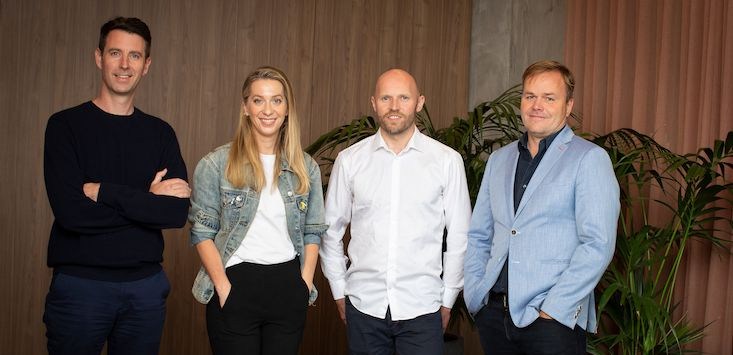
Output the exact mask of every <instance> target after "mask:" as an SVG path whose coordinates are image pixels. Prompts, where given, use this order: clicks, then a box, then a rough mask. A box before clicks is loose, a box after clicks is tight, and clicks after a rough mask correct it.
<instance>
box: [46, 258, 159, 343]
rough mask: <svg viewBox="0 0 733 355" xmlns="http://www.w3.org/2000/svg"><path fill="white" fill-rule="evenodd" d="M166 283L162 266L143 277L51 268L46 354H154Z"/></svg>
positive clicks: (47, 306)
mask: <svg viewBox="0 0 733 355" xmlns="http://www.w3.org/2000/svg"><path fill="white" fill-rule="evenodd" d="M169 291H170V284H169V283H168V278H167V277H166V276H165V272H163V271H161V272H159V273H157V274H155V275H153V276H150V277H147V278H144V279H142V280H136V281H129V282H109V281H97V280H90V279H84V278H80V277H75V276H70V275H66V274H62V273H56V274H55V275H54V276H53V279H52V280H51V287H50V289H49V291H48V295H47V296H46V309H45V312H44V314H43V322H44V323H46V337H47V338H48V353H49V354H50V355H67V354H68V355H98V354H99V353H100V352H101V351H102V347H103V346H104V343H105V341H107V342H108V344H107V349H108V354H109V355H133V354H134V355H148V354H149V355H154V354H158V349H159V347H160V336H161V334H162V332H163V322H164V321H165V299H166V297H168V292H169Z"/></svg>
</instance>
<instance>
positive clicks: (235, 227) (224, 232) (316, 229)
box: [188, 143, 327, 305]
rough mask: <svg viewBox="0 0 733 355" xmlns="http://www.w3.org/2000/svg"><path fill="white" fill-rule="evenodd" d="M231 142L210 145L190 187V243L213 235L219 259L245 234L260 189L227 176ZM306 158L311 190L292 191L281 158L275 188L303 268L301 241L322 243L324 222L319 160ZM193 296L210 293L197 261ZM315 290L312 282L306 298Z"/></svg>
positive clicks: (205, 298)
mask: <svg viewBox="0 0 733 355" xmlns="http://www.w3.org/2000/svg"><path fill="white" fill-rule="evenodd" d="M230 146H231V143H229V144H226V145H223V146H221V147H219V148H216V149H214V151H212V152H211V153H209V154H208V155H206V156H205V157H203V158H202V159H201V161H200V162H199V163H198V165H197V166H196V170H195V172H194V174H193V193H192V195H191V210H190V211H189V213H188V219H189V221H190V222H191V224H192V227H191V243H192V244H194V245H195V244H198V243H200V242H202V241H204V240H207V239H213V240H214V244H215V245H216V249H217V250H218V251H219V254H220V255H221V261H222V263H223V264H224V265H226V263H227V261H228V260H229V258H230V257H231V256H232V254H234V252H235V251H236V250H237V248H238V247H239V245H240V244H241V243H242V240H243V239H244V237H245V236H246V235H247V231H248V230H249V227H250V225H251V224H252V219H253V218H254V216H255V212H256V211H257V205H258V204H259V198H260V196H259V193H258V192H257V191H255V190H253V189H251V188H249V187H247V186H245V187H244V188H241V189H239V188H236V187H233V186H232V185H231V184H230V183H229V180H227V178H226V166H227V159H228V157H229V149H230ZM305 164H306V168H307V169H308V176H309V178H310V191H308V192H307V193H306V194H305V195H299V194H297V192H296V191H295V190H296V189H297V187H298V180H297V176H296V175H295V173H294V172H293V171H292V170H290V165H289V164H288V163H287V162H286V161H284V160H283V161H282V163H281V165H280V169H281V172H280V177H279V179H278V188H279V189H280V194H281V195H282V198H283V202H284V203H285V219H286V220H287V228H288V234H290V240H291V241H292V242H293V246H294V247H295V252H296V253H297V254H298V256H299V259H300V267H301V269H302V268H303V261H304V259H305V258H303V257H302V255H303V250H304V245H305V244H319V245H320V243H321V236H322V235H323V233H325V231H326V229H327V226H326V224H325V222H324V216H323V187H322V186H321V171H320V169H319V168H318V164H317V163H316V162H315V160H313V158H311V157H310V156H309V155H307V154H305ZM192 292H193V296H194V298H196V300H197V301H199V302H201V303H204V304H205V303H208V302H209V301H210V300H211V297H212V296H213V295H214V283H213V282H212V281H211V278H210V277H209V275H208V274H207V273H206V270H205V269H204V267H203V266H202V267H201V269H200V270H199V272H198V275H196V280H195V281H194V284H193V289H192ZM317 296H318V291H316V288H315V286H314V287H313V290H312V291H311V293H310V298H309V300H308V304H310V305H312V304H313V302H314V301H315V300H316V297H317Z"/></svg>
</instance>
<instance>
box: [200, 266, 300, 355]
mask: <svg viewBox="0 0 733 355" xmlns="http://www.w3.org/2000/svg"><path fill="white" fill-rule="evenodd" d="M226 274H227V277H228V278H229V282H231V284H232V289H231V291H230V292H229V296H228V297H227V300H226V303H225V304H224V307H220V306H219V298H218V296H217V295H216V294H215V295H214V297H212V299H211V301H209V303H208V305H207V306H206V326H207V328H208V331H209V341H210V342H211V348H212V350H213V351H214V354H216V355H230V354H231V355H233V354H268V355H269V354H272V355H287V354H297V353H298V347H299V346H300V342H301V340H302V338H303V328H304V327H305V319H306V312H307V308H308V296H309V292H308V286H307V285H306V284H305V281H303V278H302V277H301V275H300V262H299V260H298V258H295V259H293V260H292V261H289V262H286V263H282V264H274V265H260V264H252V263H241V264H237V265H233V266H231V267H228V268H227V269H226Z"/></svg>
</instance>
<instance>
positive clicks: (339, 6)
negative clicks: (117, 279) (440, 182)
mask: <svg viewBox="0 0 733 355" xmlns="http://www.w3.org/2000/svg"><path fill="white" fill-rule="evenodd" d="M117 15H124V16H137V17H140V18H141V19H143V20H145V21H146V22H147V23H148V24H149V25H150V27H151V31H152V35H153V46H152V59H153V64H152V66H151V69H150V72H149V74H148V75H147V76H146V77H145V78H144V79H143V82H142V83H141V85H140V87H139V91H138V94H137V97H136V106H138V107H139V108H141V109H142V110H143V111H145V112H148V113H150V114H153V115H157V116H159V117H161V118H163V119H165V120H166V121H168V122H169V123H170V124H171V125H172V126H173V127H174V128H175V130H176V133H177V135H178V138H179V141H180V144H181V151H182V154H183V156H184V159H185V160H186V162H187V165H188V169H189V174H191V173H192V172H193V169H194V167H195V165H196V163H197V162H198V160H199V159H200V158H201V157H202V156H203V155H204V154H206V153H207V152H208V151H210V150H211V149H213V148H214V147H216V146H218V145H220V144H223V143H225V142H227V141H228V140H230V139H231V136H232V134H233V129H234V127H235V125H236V123H237V120H238V117H237V116H238V113H239V101H240V89H241V84H242V81H243V80H244V77H245V76H246V75H247V73H249V72H250V71H251V70H253V69H254V68H255V67H257V66H260V65H265V64H270V65H275V66H278V67H280V68H282V69H283V70H284V71H285V72H286V73H287V74H288V76H289V78H290V79H291V81H292V82H293V85H294V86H295V92H296V95H297V96H296V97H297V104H298V109H299V113H300V115H301V117H302V130H303V135H302V139H303V144H304V145H307V144H308V143H310V142H312V141H313V140H315V138H316V137H317V136H319V135H320V134H322V133H324V132H326V131H327V130H330V129H332V128H333V127H335V126H337V125H340V124H344V123H346V122H348V121H349V120H351V119H353V118H356V117H358V116H360V115H362V114H371V107H370V105H369V96H370V95H371V93H372V91H373V87H374V82H375V80H376V77H377V76H378V75H379V74H380V73H381V72H382V71H384V70H386V69H388V68H392V67H402V68H405V69H407V70H408V71H411V72H412V73H413V74H414V75H415V77H416V78H417V81H418V84H419V85H420V87H421V89H422V91H423V92H424V93H425V95H426V96H427V103H428V106H429V108H430V112H431V114H432V115H433V117H434V119H435V120H436V124H437V125H438V126H445V125H447V124H448V123H449V122H450V120H451V119H452V117H453V116H455V115H463V114H465V112H464V111H465V107H466V101H467V90H468V56H469V53H468V52H469V48H470V46H469V40H470V21H471V2H470V0H461V1H449V0H424V1H419V0H413V1H403V2H394V1H389V0H375V1H358V0H354V1H336V0H305V1H299V2H292V1H285V0H279V1H273V2H269V3H268V2H253V1H229V0H212V1H208V2H205V3H204V2H178V1H173V0H162V1H155V2H148V1H144V0H131V1H128V2H117V3H107V2H98V1H93V0H66V1H58V2H48V1H42V0H25V1H2V0H0V30H1V32H0V33H1V34H0V70H2V73H0V74H1V75H0V107H2V108H3V111H4V115H3V117H2V118H1V119H0V127H1V128H2V131H1V132H0V138H2V139H1V140H0V142H1V143H0V144H2V147H1V148H2V149H0V162H1V163H2V166H3V169H2V170H1V171H0V181H2V182H3V183H2V184H0V203H1V204H2V207H0V208H1V210H2V213H0V222H2V223H3V224H2V225H3V226H5V227H4V229H3V232H2V234H0V235H1V236H2V241H3V242H4V243H3V245H4V246H5V247H4V248H1V249H0V260H1V261H0V263H2V270H3V271H4V272H3V273H2V276H1V277H2V278H3V279H2V282H3V284H5V285H7V291H6V292H3V293H2V296H0V314H2V316H0V353H8V354H41V353H44V352H45V336H44V332H45V327H44V325H43V323H42V314H43V307H44V299H45V295H46V292H47V290H48V284H49V281H50V275H51V271H50V270H49V269H48V268H47V267H46V266H45V262H46V260H45V258H46V245H47V241H48V233H49V230H50V224H51V221H52V213H51V211H50V208H49V206H48V202H47V199H46V193H45V188H44V183H43V167H42V159H43V156H42V152H43V133H44V129H45V124H46V120H47V119H48V117H49V115H50V114H52V113H53V112H56V111H58V110H61V109H63V108H67V107H70V106H73V105H76V104H79V103H81V102H83V101H85V100H89V99H91V98H92V97H93V96H94V95H95V94H96V93H97V90H98V88H99V74H98V72H97V69H96V66H95V65H94V61H93V52H94V49H95V47H96V41H97V36H98V31H99V26H100V25H101V24H102V23H103V22H104V21H106V20H107V19H109V18H111V17H114V16H117ZM165 239H166V250H165V255H164V258H165V261H164V267H165V269H166V272H167V273H168V276H169V279H170V281H171V285H172V291H171V294H170V296H169V303H168V316H167V320H166V326H165V331H164V335H163V342H162V345H161V354H207V353H209V346H208V339H207V337H206V329H205V322H204V307H203V306H202V305H199V304H197V303H196V302H195V301H194V300H193V298H192V297H191V295H190V288H191V283H192V281H193V278H194V275H195V272H196V270H198V267H199V265H200V263H199V260H198V256H197V255H196V252H195V250H194V249H193V248H191V247H190V246H189V242H188V227H186V228H184V229H180V230H170V231H166V232H165ZM319 270H320V269H319ZM315 282H316V285H317V287H318V288H319V289H320V291H321V296H320V297H319V299H318V301H317V303H316V307H311V308H310V309H309V314H308V323H307V328H306V333H305V337H304V343H303V346H302V349H301V353H302V354H342V353H345V344H346V343H345V341H346V340H345V331H344V327H343V325H342V324H341V323H340V320H339V319H338V315H337V312H336V309H335V306H334V303H333V301H332V298H331V295H330V290H329V289H328V283H327V281H326V280H325V278H323V276H322V273H321V272H320V271H318V272H317V276H316V280H315Z"/></svg>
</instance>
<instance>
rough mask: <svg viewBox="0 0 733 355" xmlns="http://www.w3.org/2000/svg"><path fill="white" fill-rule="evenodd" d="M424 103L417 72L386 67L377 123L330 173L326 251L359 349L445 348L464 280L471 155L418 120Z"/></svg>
mask: <svg viewBox="0 0 733 355" xmlns="http://www.w3.org/2000/svg"><path fill="white" fill-rule="evenodd" d="M424 103H425V97H424V96H422V95H421V94H420V91H419V90H418V87H417V83H416V82H415V79H414V78H413V77H412V76H411V75H410V74H409V73H407V72H406V71H404V70H400V69H393V70H389V71H387V72H385V73H383V74H382V75H381V76H380V77H379V79H378V80H377V84H376V86H375V89H374V95H373V96H372V97H371V104H372V108H373V109H374V112H375V113H376V116H377V121H378V122H379V130H378V131H377V133H376V134H374V135H373V136H370V137H368V138H366V139H364V140H362V141H360V142H358V143H356V144H354V145H352V146H351V147H349V148H347V149H345V150H343V151H342V152H341V153H339V155H338V157H337V158H336V162H335V163H334V166H333V170H332V172H331V178H330V182H329V187H328V194H327V196H326V223H327V224H328V225H329V229H328V231H327V232H326V235H325V236H324V237H323V240H322V248H321V252H320V255H321V263H322V267H323V272H324V274H325V275H326V277H327V278H328V281H329V283H330V285H331V292H332V294H333V298H334V299H335V300H336V306H337V308H338V310H339V314H340V316H341V319H342V320H343V321H344V323H345V324H346V326H347V334H348V338H349V339H348V340H349V350H350V353H351V354H355V355H356V354H359V355H360V354H375V355H376V354H385V355H391V354H393V353H394V352H395V351H397V353H399V354H442V353H443V337H442V334H443V331H444V330H445V327H446V325H447V324H448V320H449V319H450V309H451V307H453V303H454V302H455V300H456V297H457V296H458V293H459V291H460V290H461V288H462V287H463V257H464V254H465V252H466V240H467V232H468V225H469V220H470V215H471V205H470V200H469V197H468V188H467V187H466V176H465V171H464V169H463V160H462V159H461V156H460V154H458V153H457V152H456V151H454V150H453V149H451V148H449V147H447V146H445V145H443V144H442V143H440V142H438V141H436V140H434V139H432V138H430V137H427V136H425V135H423V134H422V133H420V131H419V130H418V129H417V127H416V126H415V114H416V113H417V112H419V111H420V110H422V107H423V104H424ZM349 224H350V225H351V229H350V231H351V241H350V242H349V247H348V258H347V257H346V256H345V255H344V248H343V241H342V239H343V236H344V231H345V230H346V227H347V226H348V225H349ZM446 231H447V233H446ZM444 236H445V237H444ZM444 239H445V242H446V243H445V244H446V250H445V251H444V250H443V241H444ZM347 259H349V260H350V264H349V266H348V268H347V266H346V260H347ZM441 275H442V277H441Z"/></svg>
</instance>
